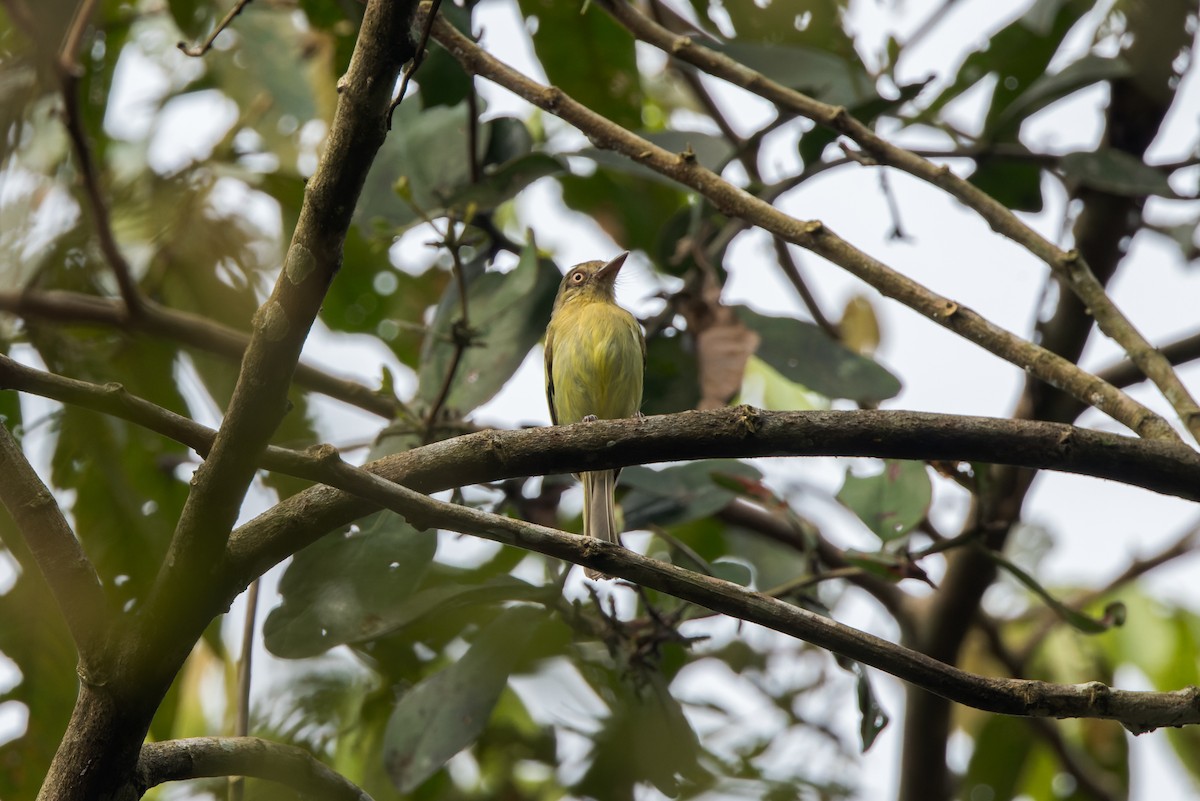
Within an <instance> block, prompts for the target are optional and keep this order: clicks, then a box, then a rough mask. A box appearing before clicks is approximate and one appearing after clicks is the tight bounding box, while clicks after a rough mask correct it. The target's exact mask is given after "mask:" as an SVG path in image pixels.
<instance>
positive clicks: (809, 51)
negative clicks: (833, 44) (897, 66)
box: [712, 40, 878, 106]
mask: <svg viewBox="0 0 1200 801" xmlns="http://www.w3.org/2000/svg"><path fill="white" fill-rule="evenodd" d="M712 49H714V50H719V51H720V52H722V53H724V54H725V55H727V56H729V57H730V58H732V59H734V60H735V61H739V62H741V63H742V64H744V65H745V66H747V67H749V68H750V69H752V70H754V71H755V72H761V73H762V74H763V75H765V76H766V77H768V78H770V79H771V80H773V81H775V82H777V83H780V84H783V85H784V86H787V87H789V88H792V89H798V90H800V91H802V92H804V93H805V94H807V95H811V96H812V97H815V98H816V99H818V100H821V101H823V102H825V103H829V104H831V105H835V106H861V105H863V104H864V103H867V102H869V101H873V100H877V99H878V96H877V95H876V94H875V82H874V81H873V80H872V79H871V76H870V75H869V74H868V73H867V70H866V68H865V67H864V66H863V65H862V62H861V61H859V60H857V59H847V58H843V57H841V56H838V55H835V54H834V53H830V52H828V51H826V50H819V49H817V48H813V47H802V46H799V45H790V46H788V45H776V44H762V43H754V42H742V41H737V40H735V41H731V42H725V43H723V44H720V45H712Z"/></svg>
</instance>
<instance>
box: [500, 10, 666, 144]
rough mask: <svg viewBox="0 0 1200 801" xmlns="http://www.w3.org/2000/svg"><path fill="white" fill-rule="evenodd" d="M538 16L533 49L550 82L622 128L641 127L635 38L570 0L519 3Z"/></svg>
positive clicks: (597, 12) (530, 14) (599, 13)
mask: <svg viewBox="0 0 1200 801" xmlns="http://www.w3.org/2000/svg"><path fill="white" fill-rule="evenodd" d="M519 5H520V7H521V13H522V14H523V15H524V16H526V17H536V18H537V24H536V29H535V30H534V31H533V49H534V52H535V53H536V54H537V57H538V59H539V60H540V61H541V63H542V68H543V69H545V71H546V77H547V78H548V79H549V81H550V83H551V84H553V85H554V86H557V87H558V88H559V89H562V90H563V91H564V92H566V93H567V94H568V95H570V96H571V97H573V98H575V99H576V100H578V101H579V102H580V103H582V104H583V105H585V106H587V107H588V108H590V109H591V110H592V111H595V112H597V113H599V114H602V115H604V116H605V117H607V118H608V119H610V120H612V121H613V122H615V123H616V124H617V125H620V126H622V127H625V128H631V129H632V128H638V127H640V126H641V124H642V87H641V77H640V73H639V72H638V68H637V58H636V57H635V53H634V46H633V38H632V37H630V35H629V34H628V33H627V32H626V31H625V29H624V28H622V27H621V26H620V25H618V24H617V23H616V22H615V21H614V20H613V19H612V18H611V17H610V16H608V15H607V14H605V13H604V12H603V11H601V10H600V9H598V8H589V7H588V6H587V5H585V4H580V3H577V2H573V0H520V2H519Z"/></svg>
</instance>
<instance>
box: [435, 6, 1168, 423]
mask: <svg viewBox="0 0 1200 801" xmlns="http://www.w3.org/2000/svg"><path fill="white" fill-rule="evenodd" d="M602 4H604V5H607V4H606V3H602ZM428 7H429V6H428V2H425V3H422V5H421V10H422V12H427V11H428ZM433 30H434V37H435V38H436V39H437V40H438V41H439V42H440V43H441V44H442V45H443V46H444V47H445V48H446V49H447V50H448V51H449V52H450V54H451V55H452V56H454V58H455V59H456V60H457V61H458V62H459V63H460V64H462V65H463V67H464V69H466V70H467V71H468V72H469V73H471V74H477V75H483V76H484V77H486V78H488V79H489V80H492V81H493V82H495V83H497V84H499V85H500V86H503V87H504V88H506V89H508V90H509V91H511V92H513V93H514V94H516V95H518V96H519V97H522V98H524V99H525V100H528V101H529V102H530V103H533V104H534V105H535V106H538V107H539V108H542V109H544V110H546V111H548V112H550V113H552V114H554V115H556V116H558V117H560V118H561V119H563V120H565V121H567V122H569V123H571V124H572V125H574V126H575V127H577V128H579V129H580V130H581V131H583V132H584V133H585V134H587V136H588V138H589V140H591V142H592V143H593V144H594V145H595V146H597V147H602V148H606V149H610V150H614V151H616V152H619V153H622V154H624V155H626V156H628V157H630V158H631V159H633V160H635V161H636V162H638V163H640V164H644V165H646V166H647V167H649V168H651V169H653V170H655V171H656V172H659V173H662V174H663V175H665V176H667V177H669V178H671V179H673V180H675V181H678V182H679V183H681V184H684V185H686V186H689V187H691V188H692V189H695V190H696V191H698V192H700V193H701V194H702V195H704V196H705V197H706V198H708V199H709V200H710V201H711V202H712V203H713V204H714V205H715V206H716V207H717V208H718V209H719V210H720V211H721V212H722V213H723V214H726V215H727V216H735V217H742V218H745V219H747V220H750V221H752V222H753V223H754V224H756V225H758V226H759V227H761V228H763V229H765V230H767V231H769V232H770V233H772V234H775V235H776V236H779V237H782V238H783V239H785V240H787V241H788V242H791V243H793V244H796V245H799V246H801V247H803V248H806V249H808V250H811V251H813V252H814V253H817V254H819V255H821V256H824V257H825V258H827V259H829V260H830V261H832V262H833V263H835V264H837V265H839V266H840V267H842V268H843V269H845V270H846V271H848V272H850V273H851V274H853V275H855V276H857V277H858V278H860V279H862V280H864V281H866V282H867V283H869V284H871V285H872V286H874V287H875V288H876V289H878V290H879V291H880V292H881V293H882V294H884V295H886V296H888V297H890V298H893V299H895V300H898V301H900V302H901V303H903V304H905V305H906V306H908V307H910V308H912V309H914V310H916V311H918V312H920V313H921V314H923V315H925V316H926V317H928V318H929V319H931V320H933V321H934V322H936V323H938V324H940V325H943V326H945V327H946V328H949V329H950V330H951V331H954V332H956V333H958V334H960V335H961V336H964V337H966V338H967V339H969V340H971V341H972V342H975V343H976V344H978V345H980V346H982V347H984V348H985V349H987V350H988V351H990V352H992V353H994V354H996V355H997V356H1000V357H1001V358H1003V359H1005V360H1007V361H1010V362H1012V363H1013V364H1015V365H1017V366H1019V367H1021V368H1023V369H1025V370H1028V371H1029V372H1031V373H1033V374H1034V375H1036V376H1038V377H1039V378H1041V379H1042V380H1044V381H1046V382H1047V383H1049V384H1051V385H1053V386H1055V387H1058V388H1059V389H1062V390H1064V391H1066V392H1068V393H1070V394H1071V395H1073V396H1074V397H1076V398H1078V399H1079V400H1081V401H1083V402H1085V403H1087V404H1088V405H1092V406H1096V408H1098V409H1100V410H1101V411H1103V412H1104V413H1105V414H1108V415H1110V416H1111V417H1113V418H1114V419H1116V420H1118V421H1120V422H1122V423H1124V424H1125V425H1126V426H1128V427H1129V428H1130V429H1131V430H1133V431H1135V432H1137V433H1138V434H1140V435H1142V436H1149V437H1154V438H1162V439H1178V435H1177V434H1176V433H1175V431H1174V429H1172V428H1171V427H1170V425H1168V424H1167V422H1166V421H1165V420H1163V419H1162V418H1161V417H1159V416H1158V415H1157V414H1155V413H1154V412H1152V411H1150V410H1149V409H1147V408H1146V407H1145V406H1143V405H1142V404H1140V403H1138V402H1136V401H1134V400H1133V399H1132V398H1130V397H1129V396H1128V395H1126V394H1125V393H1124V392H1121V391H1120V390H1118V389H1116V388H1115V387H1113V386H1111V385H1110V384H1106V383H1105V382H1103V381H1101V380H1099V379H1098V378H1096V377H1095V376H1092V375H1089V374H1088V373H1085V372H1084V371H1082V370H1080V369H1079V368H1078V367H1077V366H1076V365H1074V364H1072V363H1070V362H1069V361H1067V360H1066V359H1063V358H1061V357H1058V356H1056V355H1054V354H1053V353H1050V352H1049V351H1047V350H1045V349H1044V348H1041V347H1039V346H1037V345H1034V344H1033V343H1031V342H1027V341H1025V340H1024V339H1021V338H1020V337H1018V336H1016V335H1014V334H1013V333H1011V332H1009V331H1007V330H1005V329H1003V328H1001V327H1000V326H997V325H995V324H994V323H991V322H989V321H988V320H986V319H984V318H983V317H981V316H980V315H978V314H976V313H975V312H974V311H971V310H970V309H967V308H965V307H963V306H960V305H959V304H957V303H955V302H953V301H951V300H949V299H948V298H944V297H941V296H939V295H937V294H935V293H933V292H931V291H930V290H929V289H927V288H926V287H924V286H921V285H920V284H918V283H916V282H915V281H911V280H909V279H908V278H906V277H905V276H903V275H901V274H900V273H897V272H896V271H895V270H893V269H891V268H890V267H888V266H887V265H885V264H883V263H882V262H880V261H878V260H877V259H874V258H872V257H871V256H869V255H867V254H866V253H863V252H862V251H860V250H858V249H857V248H855V247H854V246H853V245H851V244H850V243H848V242H846V241H845V240H843V239H842V238H840V237H839V236H837V235H836V234H834V233H833V232H832V231H830V230H829V229H828V228H826V227H825V226H824V225H823V224H822V223H820V222H817V221H808V222H804V221H800V220H797V219H795V218H793V217H790V216H788V215H786V214H784V213H782V212H780V211H779V210H778V209H776V208H774V207H773V206H771V205H770V204H769V203H766V202H764V201H762V200H760V199H759V198H756V197H754V196H753V195H751V194H749V193H747V192H745V191H744V190H742V189H739V188H737V187H735V186H733V185H732V184H729V183H727V182H726V181H724V180H722V179H721V178H720V177H719V176H717V175H716V174H715V173H713V172H712V171H711V170H708V169H706V168H704V167H702V166H700V165H699V164H697V163H696V161H695V158H694V157H693V158H688V156H687V154H673V153H669V152H667V151H666V150H664V149H662V148H660V147H658V146H656V145H654V144H652V143H650V142H649V141H647V140H645V139H643V138H641V137H639V136H637V135H636V134H633V133H631V132H629V131H627V130H625V129H624V128H622V127H620V126H618V125H616V124H614V123H613V122H611V121H610V120H608V119H606V118H604V117H602V116H600V115H599V114H597V113H595V112H594V111H592V110H590V109H588V108H587V107H585V106H583V105H582V104H580V103H579V102H577V101H575V100H573V99H572V98H570V97H568V96H567V95H565V94H564V93H563V92H562V91H561V90H560V89H557V88H555V87H546V86H543V85H541V84H539V83H536V82H535V81H532V80H530V79H529V78H527V77H526V76H524V75H523V74H521V73H519V72H517V71H516V70H514V69H512V68H511V67H509V66H508V65H506V64H504V63H502V62H500V61H498V60H497V59H495V58H493V57H492V56H491V55H489V54H488V53H487V52H485V51H484V50H482V49H481V48H479V47H478V46H477V45H475V44H474V43H473V42H471V41H470V40H469V39H467V38H466V37H465V36H463V35H462V34H461V33H459V32H458V30H456V29H455V28H454V26H452V25H450V23H448V22H446V21H445V20H443V19H440V18H439V19H437V20H436V21H435V22H434V28H433ZM679 41H687V42H689V44H690V40H687V39H683V38H680V39H679ZM847 116H848V115H847ZM913 158H916V157H913ZM947 172H948V171H947ZM992 202H995V201H992Z"/></svg>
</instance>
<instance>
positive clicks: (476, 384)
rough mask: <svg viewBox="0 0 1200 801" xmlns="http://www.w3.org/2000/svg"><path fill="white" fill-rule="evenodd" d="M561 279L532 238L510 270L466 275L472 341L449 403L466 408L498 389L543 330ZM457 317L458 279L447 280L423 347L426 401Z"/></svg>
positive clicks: (436, 388) (450, 351)
mask: <svg viewBox="0 0 1200 801" xmlns="http://www.w3.org/2000/svg"><path fill="white" fill-rule="evenodd" d="M561 280H562V275H561V273H559V271H558V268H557V267H556V266H555V264H554V262H553V261H551V260H549V259H546V258H541V257H539V256H538V255H537V246H536V245H534V244H533V243H532V242H531V243H530V244H529V245H527V246H526V247H525V249H524V250H523V251H522V252H521V259H520V261H519V262H518V263H517V266H516V268H515V269H513V270H511V271H510V272H507V273H499V272H496V271H488V272H483V273H482V274H479V275H477V276H476V277H474V278H471V279H470V281H469V283H468V285H467V317H468V321H469V323H470V329H471V344H470V346H469V347H467V348H465V350H463V351H462V356H461V358H460V360H459V363H458V365H457V368H456V369H455V371H454V379H453V384H452V386H451V390H450V394H449V396H448V397H447V399H446V407H447V408H449V409H453V410H457V411H458V412H460V413H464V414H465V413H467V412H469V411H471V410H473V409H474V408H475V407H476V406H478V405H479V404H481V403H483V402H484V401H486V400H488V399H489V398H491V397H492V396H493V395H495V394H496V393H497V392H499V391H500V388H501V387H503V386H504V384H505V382H507V381H508V379H509V378H510V377H511V376H512V374H513V373H514V372H516V370H517V368H518V367H520V366H521V362H522V361H524V359H525V356H526V355H527V354H528V353H529V351H530V349H531V348H533V346H534V345H536V344H537V342H538V340H540V339H541V338H542V335H543V334H544V333H545V330H546V324H547V323H548V322H549V320H550V310H551V308H552V307H553V305H554V296H555V294H556V293H557V292H558V285H559V283H560V282H561ZM461 317H462V309H461V304H460V303H459V302H458V285H457V283H455V282H451V283H450V284H449V285H448V286H447V288H446V293H445V295H443V298H442V302H441V303H440V304H439V305H438V311H437V314H436V316H435V317H434V320H433V323H432V325H430V328H429V332H428V334H427V336H426V338H425V344H424V346H423V347H422V352H421V368H420V371H419V375H418V381H419V386H418V388H417V398H418V399H419V400H420V401H422V402H424V403H425V405H426V406H429V405H431V404H432V403H433V402H434V401H435V400H436V399H437V396H438V393H439V392H440V391H441V388H442V385H443V383H444V382H445V380H446V375H447V373H448V372H449V370H450V368H451V366H452V365H453V362H454V357H455V351H456V350H457V346H456V344H455V343H454V341H453V336H454V333H453V332H454V328H455V322H456V321H459V320H461Z"/></svg>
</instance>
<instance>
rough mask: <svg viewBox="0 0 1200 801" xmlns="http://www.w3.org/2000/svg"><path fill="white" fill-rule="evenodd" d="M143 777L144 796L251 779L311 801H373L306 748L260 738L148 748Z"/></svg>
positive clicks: (189, 741)
mask: <svg viewBox="0 0 1200 801" xmlns="http://www.w3.org/2000/svg"><path fill="white" fill-rule="evenodd" d="M137 775H138V783H139V785H140V787H141V791H142V792H145V790H146V789H148V788H150V787H155V786H157V785H160V784H162V783H164V782H177V781H185V780H187V779H200V778H206V777H211V776H247V777H250V778H255V779H266V780H267V781H272V782H278V783H279V784H282V785H285V786H287V787H291V788H292V789H293V790H296V791H297V792H298V793H300V794H301V795H302V796H304V797H305V798H319V799H327V800H328V801H371V797H370V796H369V795H367V794H366V792H365V791H363V790H362V789H361V788H360V787H357V786H356V785H355V784H354V783H353V782H351V781H350V780H349V779H347V778H346V777H345V776H342V775H341V774H340V773H337V772H336V771H334V770H333V769H332V768H330V767H329V766H327V765H325V764H324V763H322V762H321V761H320V760H318V759H317V758H316V757H314V756H313V755H312V754H310V753H308V752H307V751H305V750H304V749H303V748H297V747H296V746H294V745H282V744H280V743H273V742H270V741H268V740H263V739H260V738H258V737H192V738H189V739H183V740H164V741H162V742H157V743H146V744H145V745H143V746H142V754H141V757H139V759H138V765H137Z"/></svg>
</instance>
